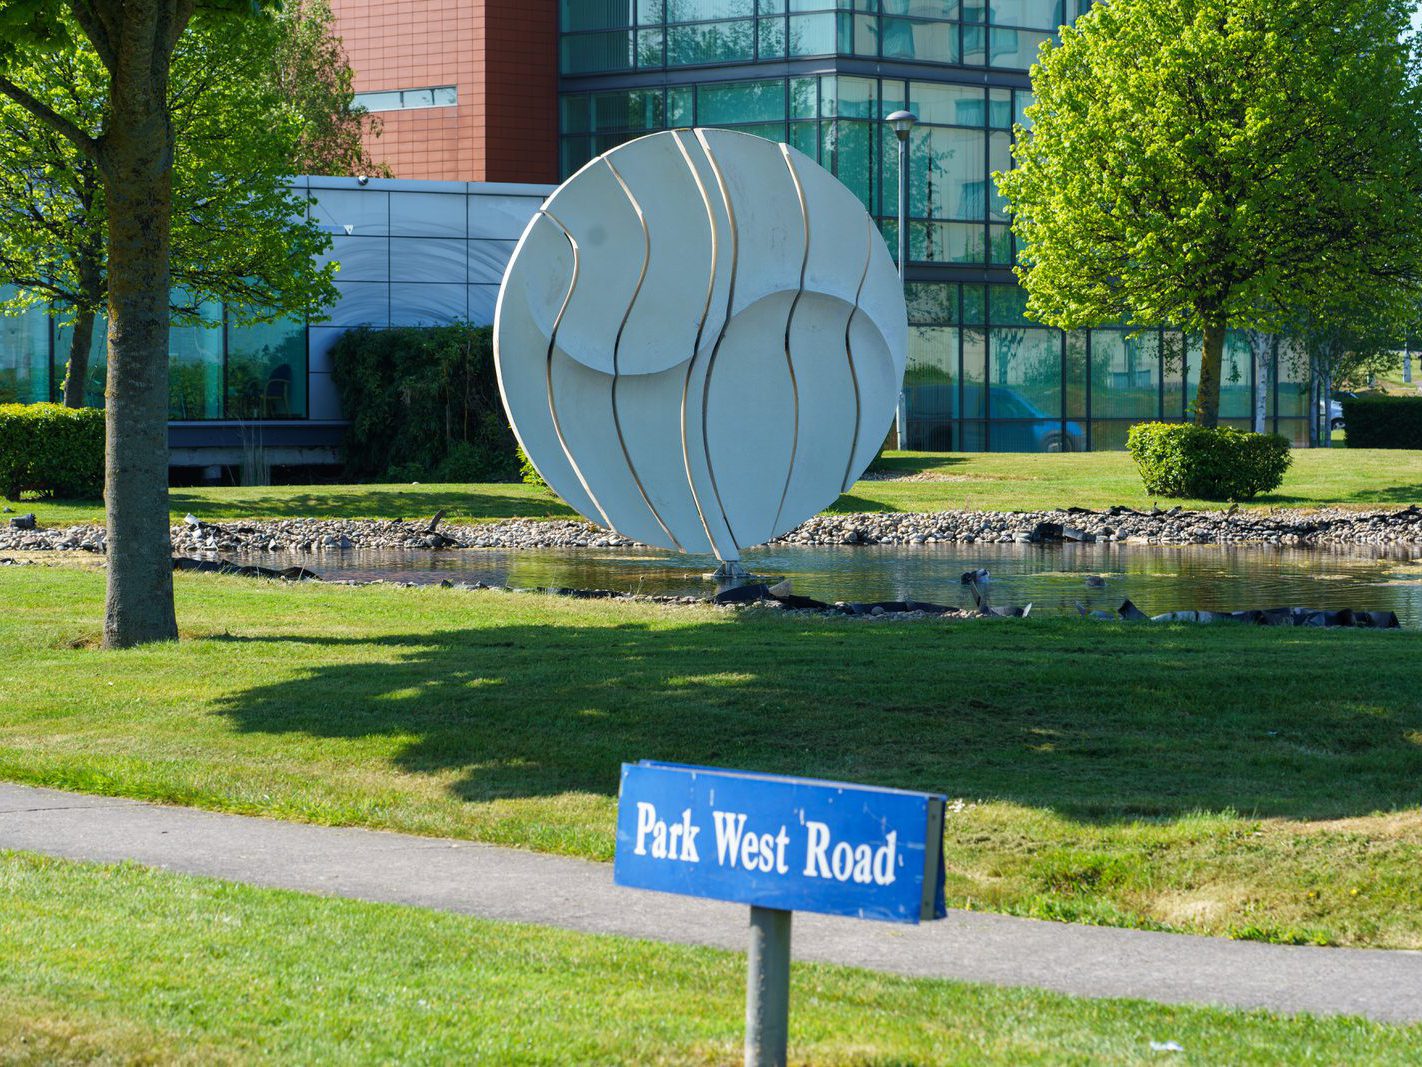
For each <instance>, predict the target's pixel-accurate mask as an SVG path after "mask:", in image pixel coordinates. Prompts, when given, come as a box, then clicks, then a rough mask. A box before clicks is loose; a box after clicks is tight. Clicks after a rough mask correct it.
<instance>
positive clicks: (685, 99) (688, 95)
mask: <svg viewBox="0 0 1422 1067" xmlns="http://www.w3.org/2000/svg"><path fill="white" fill-rule="evenodd" d="M694 101H695V90H694V89H692V88H691V87H690V86H681V87H679V88H675V89H668V90H667V125H669V126H672V127H678V126H694V125H695V124H696V113H695V111H694V110H693V109H694V106H695V103H694Z"/></svg>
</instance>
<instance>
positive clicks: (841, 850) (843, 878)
mask: <svg viewBox="0 0 1422 1067" xmlns="http://www.w3.org/2000/svg"><path fill="white" fill-rule="evenodd" d="M655 847H656V846H653V848H654V849H655ZM830 862H831V863H832V864H833V866H834V880H835V881H836V882H847V881H849V872H850V871H851V870H852V869H853V867H854V849H853V848H852V847H851V846H850V844H849V842H848V841H841V842H840V843H839V844H837V845H835V846H834V854H833V855H832V856H831V858H830Z"/></svg>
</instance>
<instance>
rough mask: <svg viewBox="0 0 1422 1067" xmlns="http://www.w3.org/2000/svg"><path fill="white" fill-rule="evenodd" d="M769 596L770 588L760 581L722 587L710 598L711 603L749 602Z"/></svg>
mask: <svg viewBox="0 0 1422 1067" xmlns="http://www.w3.org/2000/svg"><path fill="white" fill-rule="evenodd" d="M769 596H770V588H769V587H768V586H767V585H765V584H764V583H762V582H749V583H747V584H745V585H733V586H731V587H730V588H728V589H722V590H721V591H720V592H718V593H717V594H716V595H715V596H713V597H712V598H711V603H713V604H751V603H754V602H755V601H757V600H764V599H766V598H767V597H769Z"/></svg>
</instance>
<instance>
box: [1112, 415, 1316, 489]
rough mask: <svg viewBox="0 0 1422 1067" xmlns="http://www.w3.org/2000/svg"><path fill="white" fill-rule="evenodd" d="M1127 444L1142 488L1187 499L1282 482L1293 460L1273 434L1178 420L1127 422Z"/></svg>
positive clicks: (1285, 445)
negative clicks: (1129, 427) (1128, 427)
mask: <svg viewBox="0 0 1422 1067" xmlns="http://www.w3.org/2000/svg"><path fill="white" fill-rule="evenodd" d="M1126 450H1127V451H1128V452H1129V453H1130V454H1131V458H1132V459H1134V460H1135V461H1136V466H1137V467H1138V468H1139V469H1140V472H1141V478H1142V480H1144V482H1145V487H1146V491H1147V492H1150V493H1157V494H1159V495H1161V496H1164V497H1179V498H1183V499H1192V500H1249V499H1251V498H1252V497H1254V496H1256V495H1258V494H1259V493H1267V492H1268V491H1269V490H1271V489H1277V488H1278V487H1279V486H1280V485H1281V484H1283V481H1284V472H1285V471H1287V470H1288V469H1289V464H1290V463H1291V462H1292V461H1293V457H1292V456H1291V455H1290V453H1289V442H1288V440H1287V439H1286V438H1283V437H1280V436H1279V435H1278V434H1262V433H1246V432H1245V431H1243V430H1236V429H1233V428H1231V427H1228V426H1220V427H1216V428H1214V429H1209V428H1207V427H1204V426H1194V425H1191V424H1190V423H1178V422H1143V423H1140V424H1139V425H1137V426H1132V427H1131V432H1130V434H1129V435H1128V436H1127V438H1126Z"/></svg>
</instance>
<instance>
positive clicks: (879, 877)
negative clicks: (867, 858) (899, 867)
mask: <svg viewBox="0 0 1422 1067" xmlns="http://www.w3.org/2000/svg"><path fill="white" fill-rule="evenodd" d="M898 840H899V832H898V831H897V830H893V831H890V833H889V836H888V837H887V838H885V839H884V844H883V846H882V847H881V848H879V849H878V850H877V851H876V852H875V853H874V881H875V882H876V883H877V884H878V885H892V884H893V882H894V871H895V864H894V849H895V847H896V846H897V844H898Z"/></svg>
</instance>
